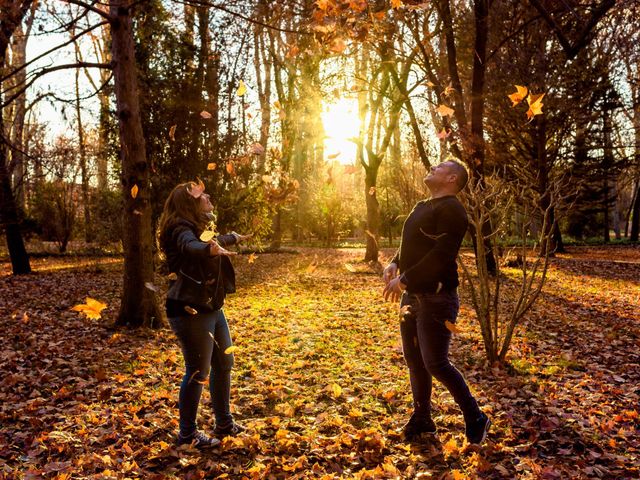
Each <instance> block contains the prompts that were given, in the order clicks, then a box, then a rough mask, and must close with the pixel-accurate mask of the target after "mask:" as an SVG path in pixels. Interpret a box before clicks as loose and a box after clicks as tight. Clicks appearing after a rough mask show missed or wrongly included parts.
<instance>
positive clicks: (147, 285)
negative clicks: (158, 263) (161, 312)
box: [144, 282, 160, 293]
mask: <svg viewBox="0 0 640 480" xmlns="http://www.w3.org/2000/svg"><path fill="white" fill-rule="evenodd" d="M144 286H145V287H147V288H148V289H149V290H151V291H152V292H156V293H158V292H159V291H160V289H159V288H158V287H156V286H155V285H154V284H153V283H151V282H145V284H144Z"/></svg>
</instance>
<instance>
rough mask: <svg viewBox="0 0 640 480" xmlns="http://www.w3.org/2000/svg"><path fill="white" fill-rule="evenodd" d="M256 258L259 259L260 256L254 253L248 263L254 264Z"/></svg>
mask: <svg viewBox="0 0 640 480" xmlns="http://www.w3.org/2000/svg"><path fill="white" fill-rule="evenodd" d="M256 258H258V256H257V255H256V254H255V253H252V254H251V255H249V258H247V262H248V263H253V262H255V261H256Z"/></svg>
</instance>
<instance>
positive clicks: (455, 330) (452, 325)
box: [444, 320, 460, 333]
mask: <svg viewBox="0 0 640 480" xmlns="http://www.w3.org/2000/svg"><path fill="white" fill-rule="evenodd" d="M444 324H445V326H446V327H447V328H448V329H449V330H451V331H452V332H453V333H460V329H459V328H458V327H457V326H456V324H455V323H453V322H450V321H449V320H445V322H444Z"/></svg>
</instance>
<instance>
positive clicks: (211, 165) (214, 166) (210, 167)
mask: <svg viewBox="0 0 640 480" xmlns="http://www.w3.org/2000/svg"><path fill="white" fill-rule="evenodd" d="M217 166H218V165H216V164H215V163H208V164H207V170H215V169H216V167H217Z"/></svg>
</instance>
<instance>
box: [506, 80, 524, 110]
mask: <svg viewBox="0 0 640 480" xmlns="http://www.w3.org/2000/svg"><path fill="white" fill-rule="evenodd" d="M515 87H516V92H515V93H512V94H511V95H507V96H508V97H509V99H510V100H511V103H512V105H511V106H512V107H515V106H516V105H518V104H519V103H520V102H521V101H522V100H524V98H525V97H526V96H527V93H529V89H528V88H527V87H523V86H522V85H515Z"/></svg>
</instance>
